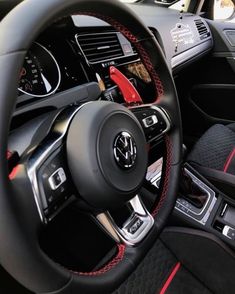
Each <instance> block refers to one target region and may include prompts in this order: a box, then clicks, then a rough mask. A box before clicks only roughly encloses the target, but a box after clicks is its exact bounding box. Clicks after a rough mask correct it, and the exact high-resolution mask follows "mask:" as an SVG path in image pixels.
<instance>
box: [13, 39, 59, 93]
mask: <svg viewBox="0 0 235 294" xmlns="http://www.w3.org/2000/svg"><path fill="white" fill-rule="evenodd" d="M34 44H37V45H38V46H40V47H41V48H42V49H44V50H45V51H46V52H47V53H48V54H49V55H50V57H51V58H52V60H53V61H54V62H55V65H56V68H57V70H58V83H57V85H56V87H55V89H54V90H53V91H51V92H49V93H47V94H44V95H34V94H31V93H27V92H26V91H24V90H22V89H20V88H18V91H20V92H22V93H24V94H26V95H28V96H31V97H36V98H44V97H48V96H50V95H52V94H54V93H55V92H56V91H57V90H58V88H59V86H60V83H61V71H60V67H59V64H58V62H57V60H56V59H55V57H54V55H53V54H52V53H51V52H50V51H49V50H48V49H47V48H46V47H44V46H43V45H41V44H40V43H38V42H34ZM26 55H27V53H26Z"/></svg>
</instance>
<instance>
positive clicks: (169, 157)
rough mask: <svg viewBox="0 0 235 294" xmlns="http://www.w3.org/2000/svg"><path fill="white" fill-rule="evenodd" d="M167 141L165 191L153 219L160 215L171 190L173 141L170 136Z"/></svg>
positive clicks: (153, 213)
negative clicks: (169, 189)
mask: <svg viewBox="0 0 235 294" xmlns="http://www.w3.org/2000/svg"><path fill="white" fill-rule="evenodd" d="M165 141H166V149H167V155H166V172H165V178H164V184H163V190H162V193H161V198H160V200H159V202H158V204H157V206H156V208H155V209H154V210H153V212H152V216H153V217H155V216H156V215H157V214H158V213H159V210H160V209H161V207H162V205H163V203H164V201H165V199H166V196H167V191H168V188H169V176H170V171H171V161H172V145H171V141H170V138H169V136H167V135H166V137H165Z"/></svg>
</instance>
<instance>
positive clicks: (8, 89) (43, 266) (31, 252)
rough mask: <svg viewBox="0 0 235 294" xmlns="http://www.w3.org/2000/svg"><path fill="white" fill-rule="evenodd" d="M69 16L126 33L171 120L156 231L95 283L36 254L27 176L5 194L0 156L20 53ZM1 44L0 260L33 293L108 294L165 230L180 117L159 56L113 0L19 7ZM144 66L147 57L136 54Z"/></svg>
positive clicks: (4, 25) (1, 29)
mask: <svg viewBox="0 0 235 294" xmlns="http://www.w3.org/2000/svg"><path fill="white" fill-rule="evenodd" d="M76 11H77V12H79V13H81V14H82V13H85V14H87V13H96V14H97V13H98V14H100V15H104V16H105V15H106V16H108V20H110V19H113V20H114V22H113V21H112V24H114V25H115V27H116V29H118V30H121V31H122V32H123V33H125V28H126V27H127V28H128V29H129V30H128V31H127V35H128V34H131V36H134V38H135V39H136V42H138V44H141V45H142V47H144V49H145V50H147V52H148V53H147V56H148V57H149V59H150V60H151V61H152V65H150V67H151V66H152V74H154V73H155V74H156V70H157V71H158V74H159V76H160V77H161V80H162V83H163V88H164V96H162V97H161V99H159V100H158V104H159V105H161V106H163V107H164V108H165V109H166V110H167V111H168V113H169V114H170V118H171V121H172V130H171V132H170V133H169V137H170V140H171V144H172V146H173V148H172V150H171V152H172V157H171V159H172V161H171V163H170V166H171V169H170V172H169V181H168V182H169V183H168V185H167V187H166V191H165V201H164V203H163V206H162V209H161V211H160V212H159V214H158V215H157V218H156V225H155V227H154V228H153V229H152V231H151V233H150V234H149V236H148V237H147V238H146V239H145V240H144V242H142V244H140V246H138V247H137V248H127V249H126V252H125V255H124V258H123V260H122V261H121V262H120V263H119V264H118V265H117V266H116V267H115V268H113V269H112V270H110V271H109V272H108V273H106V274H104V275H102V276H95V277H84V276H79V275H73V274H72V273H70V272H68V271H67V270H66V269H64V268H62V267H61V266H59V265H57V264H56V263H54V262H53V261H52V260H50V259H49V258H48V257H47V256H45V254H44V253H43V252H42V251H41V249H40V248H39V246H38V242H37V234H36V233H37V230H38V229H39V224H40V220H39V217H38V216H37V212H36V205H35V203H34V201H33V196H32V192H31V191H27V190H25V189H26V187H28V186H27V185H26V184H27V183H25V182H24V183H23V182H20V181H22V180H23V179H25V177H26V176H25V170H24V168H23V167H22V170H21V173H22V174H20V176H19V179H17V181H18V182H17V181H16V182H15V188H16V190H15V192H12V190H11V188H12V183H10V182H9V180H8V174H7V162H6V158H5V154H6V150H7V136H8V130H9V125H10V118H11V115H12V110H13V109H14V104H15V100H16V96H17V91H16V89H17V85H18V76H19V74H18V73H19V72H20V69H21V66H22V63H23V59H24V56H25V54H26V51H27V49H28V48H29V47H30V45H31V43H32V42H33V40H34V39H35V38H36V37H37V36H38V35H39V34H40V33H41V32H42V31H43V30H44V29H45V28H46V27H48V26H49V25H50V24H51V22H52V21H55V20H56V19H59V18H61V17H64V16H67V15H70V14H71V13H74V12H76ZM19 24H20V26H19ZM121 24H122V25H121ZM16 28H17V29H16ZM131 36H129V37H130V38H131ZM0 44H1V46H0V69H1V71H0V85H1V91H0V109H1V110H2V112H1V115H0V146H1V148H2V152H1V153H0V165H1V169H0V195H1V198H0V238H1V239H2V240H4V242H1V243H0V252H1V254H0V262H1V264H2V265H3V266H4V267H5V268H6V269H7V270H8V271H9V272H10V273H11V274H12V275H13V276H14V277H15V278H16V279H17V280H19V281H20V282H21V283H23V284H24V285H25V286H26V287H28V288H29V289H32V290H33V291H34V292H37V293H78V292H80V293H96V294H98V293H102V294H104V293H108V292H109V291H112V290H113V289H115V288H116V287H117V286H118V285H119V284H120V283H121V282H122V281H124V280H125V279H126V277H127V276H128V275H129V274H130V273H131V272H132V271H133V270H134V269H135V267H136V266H137V264H138V263H139V262H140V261H141V259H142V258H143V256H144V255H145V254H146V252H147V251H148V250H149V248H150V247H151V245H152V243H153V242H154V240H155V239H156V237H157V235H158V233H159V232H160V230H161V229H162V227H163V225H164V224H165V222H166V220H167V217H168V216H169V214H170V212H171V210H172V208H173V206H174V202H175V197H176V188H177V184H178V179H179V171H180V163H181V157H182V155H181V150H182V148H181V146H182V136H181V119H180V112H179V104H178V100H177V95H176V91H175V87H174V83H173V79H172V76H171V74H170V72H169V70H168V66H167V64H166V61H165V58H164V56H163V53H162V51H161V49H160V47H159V45H158V44H157V42H156V41H155V40H154V39H153V35H152V33H151V32H150V30H148V29H147V28H146V27H145V26H144V24H143V23H142V22H141V20H140V19H139V18H138V17H136V16H135V15H134V14H133V12H132V11H131V10H130V9H128V8H127V7H126V6H124V5H123V4H121V3H120V2H119V1H110V0H99V1H98V0H91V1H87V0H66V1H64V0H50V1H48V0H40V1H35V0H28V1H24V2H23V3H21V4H20V5H19V6H17V7H16V8H15V9H14V10H12V11H11V12H10V13H9V14H8V15H7V17H6V18H5V19H3V20H2V22H1V25H0ZM145 60H146V56H145V57H144V56H143V61H144V62H145ZM3 69H4V70H3ZM156 88H157V82H156ZM6 98H7V99H6ZM18 187H20V190H19V189H18ZM16 191H17V193H16ZM25 191H27V193H26V192H25ZM12 195H14V196H12ZM10 196H11V197H10ZM16 196H17V197H16ZM26 196H27V198H26ZM13 198H14V201H13ZM26 200H27V201H26ZM18 219H21V222H18V221H17V220H18ZM16 244H17V246H16ZM9 256H10V259H9ZM53 291H54V292H53Z"/></svg>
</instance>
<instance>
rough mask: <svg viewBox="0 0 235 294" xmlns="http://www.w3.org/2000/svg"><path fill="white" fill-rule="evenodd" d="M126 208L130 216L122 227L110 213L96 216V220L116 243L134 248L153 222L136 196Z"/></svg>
mask: <svg viewBox="0 0 235 294" xmlns="http://www.w3.org/2000/svg"><path fill="white" fill-rule="evenodd" d="M126 206H127V207H128V208H129V211H130V216H129V217H128V218H127V219H126V220H125V221H124V223H123V224H122V225H118V224H117V222H116V221H115V220H114V218H113V216H112V213H111V212H108V211H107V212H104V213H101V214H98V215H97V216H96V219H97V220H98V222H99V223H100V224H101V225H102V227H103V228H104V229H105V231H106V232H107V233H108V234H109V235H110V236H111V237H112V238H113V239H114V240H115V241H116V242H118V243H124V244H126V245H128V246H136V245H138V244H139V243H140V242H141V241H142V240H143V239H144V238H145V237H146V236H147V234H148V233H149V231H150V230H151V228H152V226H153V225H154V220H153V217H152V216H151V214H150V213H149V212H148V210H147V209H146V207H145V205H144V204H143V202H142V201H141V199H140V197H139V196H138V195H137V196H135V197H134V198H132V199H131V200H130V201H129V202H128V203H127V204H126Z"/></svg>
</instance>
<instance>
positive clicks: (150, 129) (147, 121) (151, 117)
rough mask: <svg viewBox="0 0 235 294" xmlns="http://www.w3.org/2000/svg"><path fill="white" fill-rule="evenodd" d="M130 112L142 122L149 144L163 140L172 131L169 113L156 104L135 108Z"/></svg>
mask: <svg viewBox="0 0 235 294" xmlns="http://www.w3.org/2000/svg"><path fill="white" fill-rule="evenodd" d="M130 110H131V111H132V112H133V113H134V115H135V116H136V117H137V119H138V121H139V122H140V124H141V126H142V128H143V131H144V134H145V138H146V141H147V143H150V142H152V141H155V140H158V139H161V138H162V137H163V135H164V134H166V133H167V132H168V131H169V130H170V129H171V121H170V117H169V115H168V113H167V112H166V111H165V110H164V109H163V108H162V107H159V106H157V105H156V104H148V105H141V106H134V107H131V108H130Z"/></svg>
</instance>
